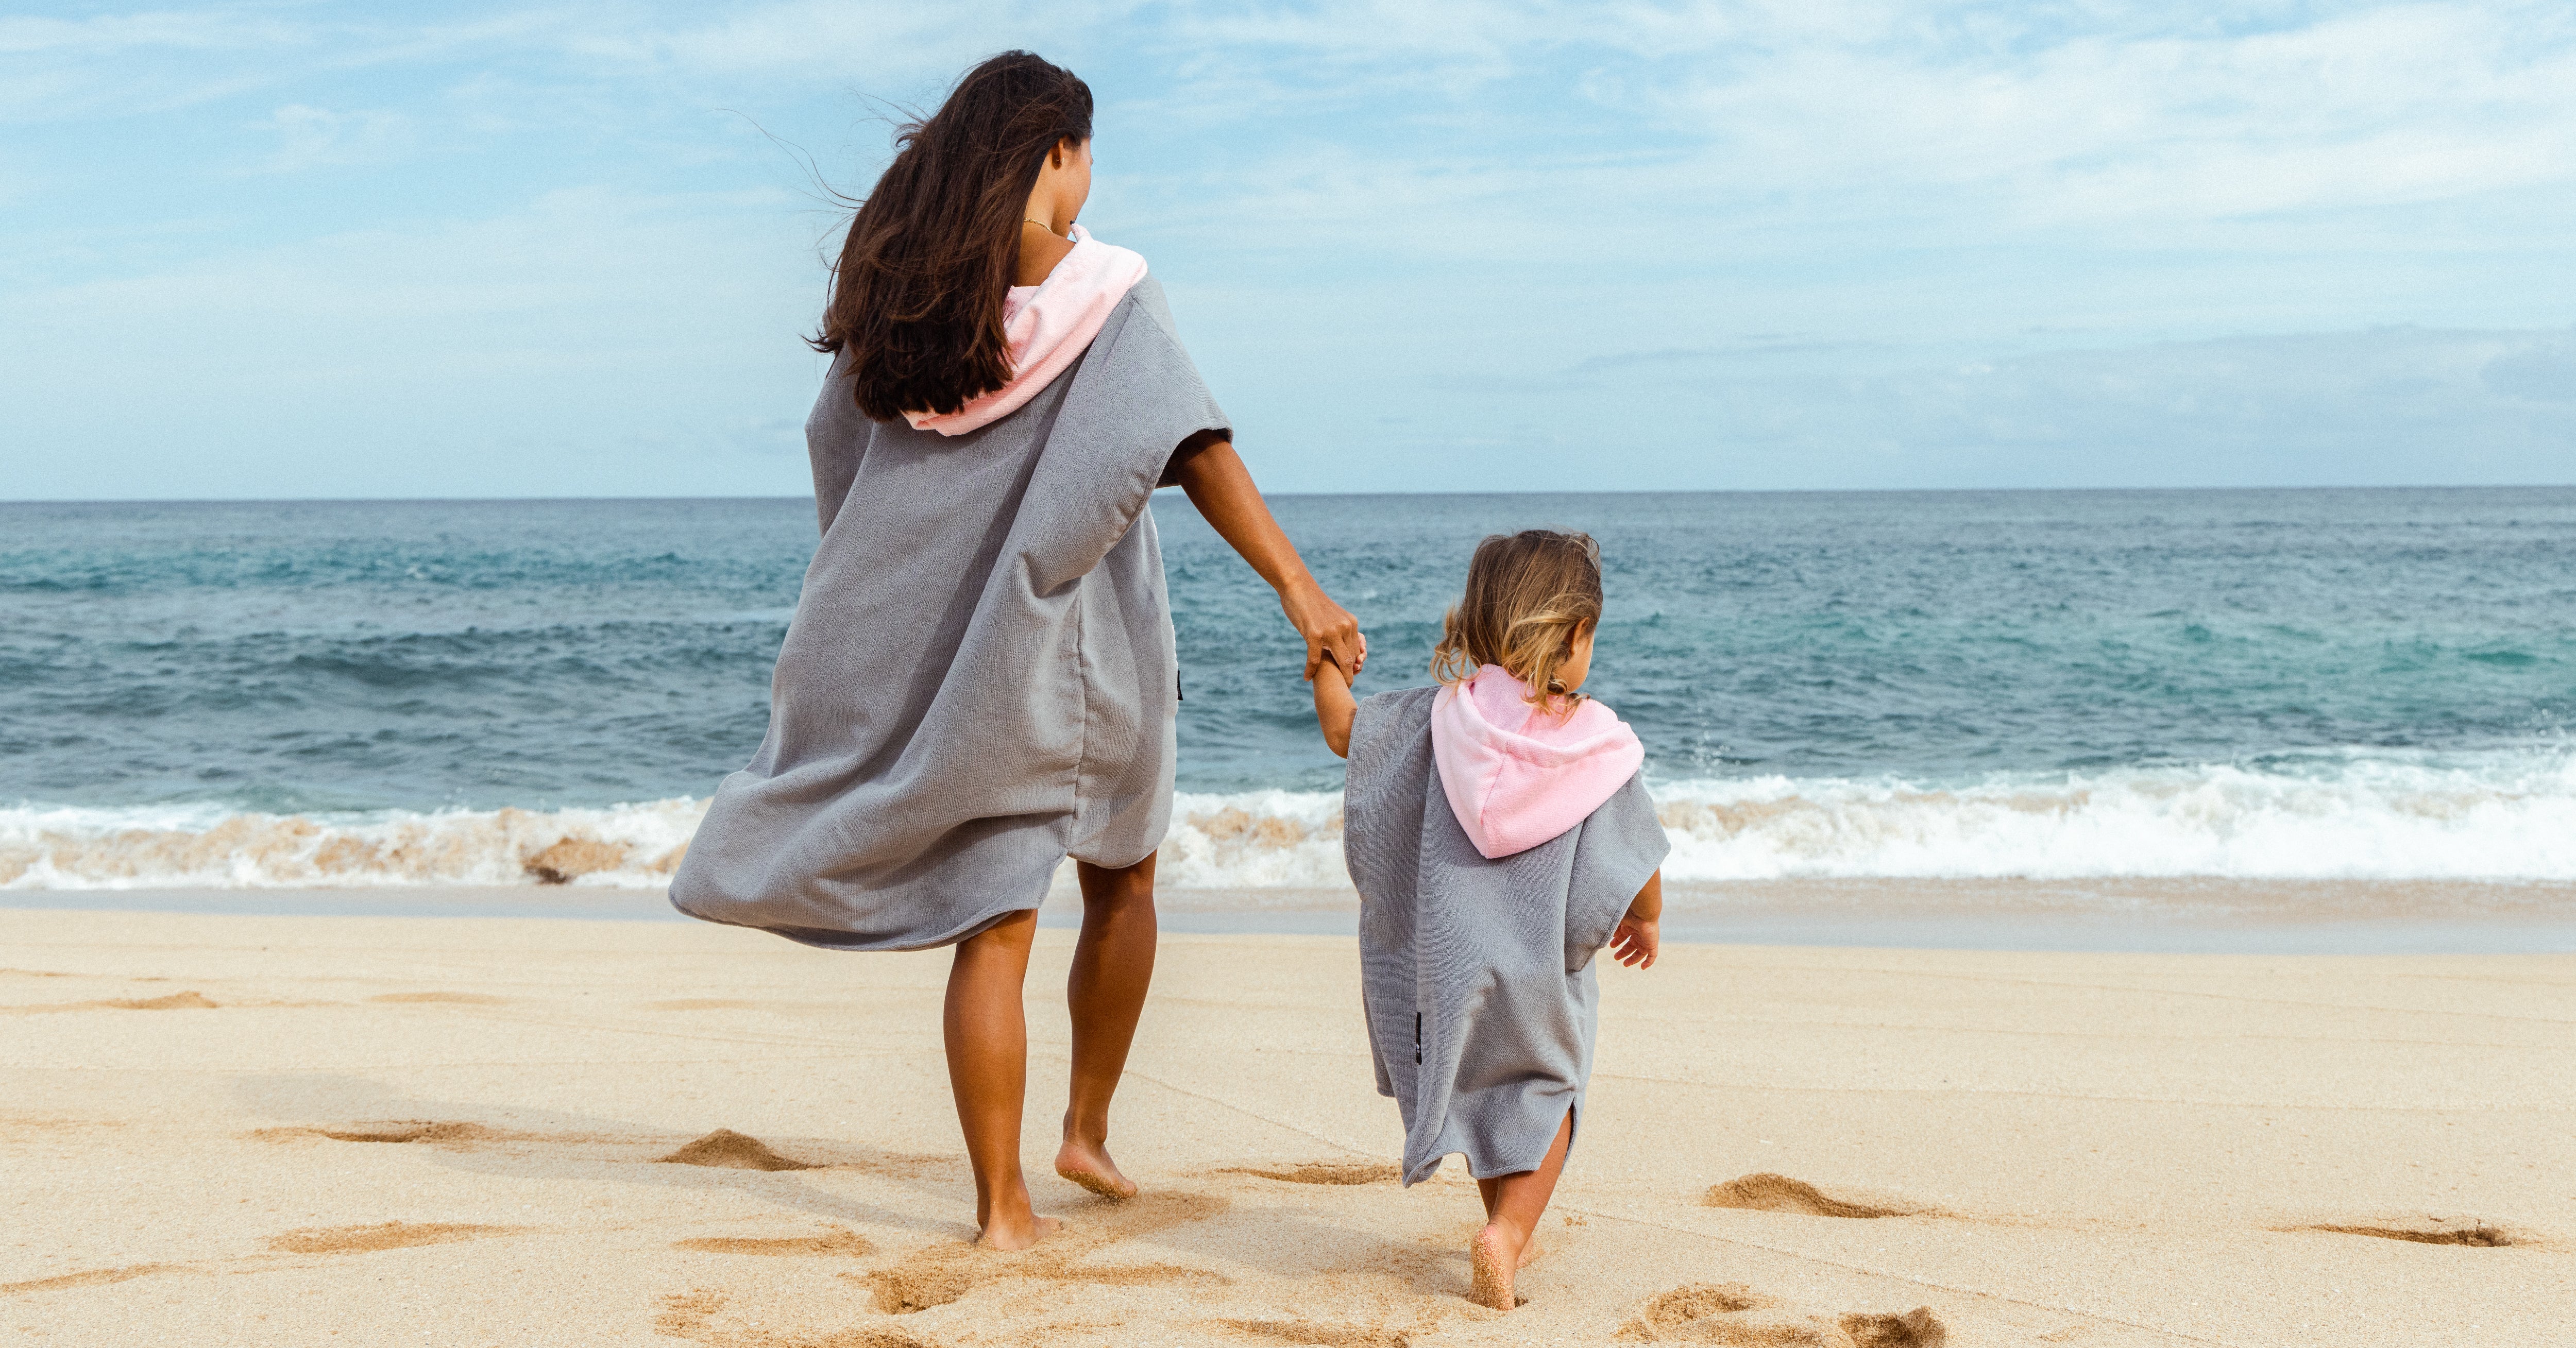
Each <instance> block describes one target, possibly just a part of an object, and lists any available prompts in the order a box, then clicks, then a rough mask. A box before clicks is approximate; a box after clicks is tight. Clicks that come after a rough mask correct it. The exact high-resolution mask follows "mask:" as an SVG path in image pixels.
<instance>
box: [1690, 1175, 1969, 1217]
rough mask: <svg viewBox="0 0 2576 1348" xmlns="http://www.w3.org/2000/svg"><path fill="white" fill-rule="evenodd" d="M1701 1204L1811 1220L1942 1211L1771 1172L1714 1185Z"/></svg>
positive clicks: (1907, 1215) (1923, 1213)
mask: <svg viewBox="0 0 2576 1348" xmlns="http://www.w3.org/2000/svg"><path fill="white" fill-rule="evenodd" d="M1699 1201H1700V1203H1701V1204H1702V1205H1704V1206H1707V1207H1712V1208H1738V1209H1742V1210H1744V1211H1748V1212H1794V1213H1800V1214H1803V1215H1805V1216H1809V1217H1937V1216H1941V1215H1942V1213H1941V1210H1940V1209H1938V1208H1930V1207H1924V1206H1921V1205H1919V1204H1913V1203H1902V1202H1891V1201H1888V1200H1884V1199H1878V1198H1870V1197H1864V1196H1862V1195H1859V1194H1842V1195H1835V1194H1829V1193H1826V1192H1825V1191H1824V1190H1822V1189H1819V1188H1817V1187H1816V1186H1814V1185H1812V1184H1809V1183H1807V1182H1806V1181H1805V1180H1794V1179H1791V1178H1789V1177H1788V1176H1786V1175H1774V1174H1771V1173H1769V1172H1768V1171H1765V1172H1762V1173H1759V1174H1752V1175H1745V1176H1742V1177H1740V1178H1737V1179H1731V1180H1728V1181H1727V1182H1726V1183H1724V1184H1712V1185H1710V1186H1709V1188H1708V1193H1707V1194H1705V1195H1703V1196H1702V1197H1701V1198H1700V1200H1699Z"/></svg>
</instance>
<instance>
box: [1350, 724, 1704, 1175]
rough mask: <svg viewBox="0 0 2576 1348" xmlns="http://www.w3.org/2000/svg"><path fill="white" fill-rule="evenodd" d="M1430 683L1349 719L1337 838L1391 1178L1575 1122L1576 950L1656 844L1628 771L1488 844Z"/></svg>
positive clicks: (1501, 1153)
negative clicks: (1394, 1166)
mask: <svg viewBox="0 0 2576 1348" xmlns="http://www.w3.org/2000/svg"><path fill="white" fill-rule="evenodd" d="M1439 692H1440V690H1439V689H1436V688H1406V689H1400V690H1398V691H1396V692H1391V693H1379V694H1377V695H1375V696H1373V697H1370V698H1368V699H1367V700H1366V701H1363V702H1361V703H1360V704H1359V713H1358V716H1357V717H1356V718H1355V720H1354V721H1353V722H1352V725H1351V743H1350V749H1351V757H1350V775H1349V784H1348V785H1347V786H1346V787H1345V788H1344V794H1343V805H1342V811H1343V820H1342V853H1343V856H1344V859H1345V860H1346V861H1347V862H1348V863H1349V865H1350V870H1351V879H1352V881H1353V882H1354V883H1356V884H1357V885H1358V886H1359V891H1360V988H1361V999H1362V1001H1363V1002H1365V1003H1366V1006H1367V1010H1368V1026H1369V1048H1370V1050H1371V1053H1372V1055H1373V1056H1374V1057H1375V1058H1376V1059H1377V1089H1378V1093H1379V1094H1381V1095H1392V1096H1394V1097H1395V1100H1396V1104H1397V1106H1398V1107H1399V1108H1400V1109H1402V1111H1403V1114H1404V1182H1405V1183H1406V1184H1407V1185H1412V1184H1416V1183H1419V1182H1420V1181H1422V1180H1426V1179H1429V1178H1430V1177H1431V1176H1432V1175H1433V1174H1434V1173H1435V1172H1437V1171H1438V1170H1439V1169H1440V1162H1441V1160H1442V1159H1443V1158H1445V1157H1447V1156H1448V1155H1449V1154H1450V1153H1452V1152H1463V1153H1465V1154H1466V1157H1467V1170H1468V1173H1469V1174H1472V1175H1474V1176H1475V1177H1477V1178H1478V1179H1491V1178H1494V1177H1496V1176H1499V1175H1511V1174H1518V1173H1520V1172H1522V1171H1525V1170H1535V1169H1537V1168H1538V1166H1539V1163H1540V1162H1542V1161H1544V1160H1546V1159H1547V1152H1548V1148H1549V1147H1551V1146H1553V1145H1555V1142H1556V1130H1557V1127H1558V1126H1559V1125H1560V1124H1562V1123H1563V1122H1564V1121H1565V1118H1566V1115H1567V1113H1568V1111H1573V1112H1574V1114H1575V1116H1576V1121H1577V1126H1578V1127H1579V1126H1580V1122H1581V1108H1580V1107H1581V1105H1582V1101H1583V1090H1584V1085H1585V1083H1586V1082H1588V1081H1589V1080H1590V1079H1591V1076H1592V1045H1593V1038H1594V1033H1595V1030H1596V1028H1597V1026H1598V1023H1599V1016H1598V1004H1599V996H1600V993H1599V986H1598V984H1597V983H1596V982H1595V981H1594V977H1593V970H1592V957H1593V955H1594V954H1595V952H1597V951H1599V950H1600V949H1601V947H1602V946H1604V945H1606V944H1608V943H1609V940H1610V937H1611V934H1612V933H1613V932H1614V931H1615V930H1616V929H1617V928H1618V925H1619V919H1620V918H1621V917H1623V916H1625V915H1626V914H1627V911H1628V905H1629V903H1630V902H1631V901H1633V900H1634V899H1635V898H1636V897H1637V891H1638V890H1640V889H1643V888H1645V885H1646V881H1647V880H1648V879H1650V878H1651V877H1653V875H1654V874H1655V871H1656V870H1657V868H1659V867H1661V866H1662V865H1663V861H1664V856H1665V854H1666V853H1667V852H1668V851H1670V850H1671V844H1670V843H1669V842H1668V841H1667V840H1666V839H1665V837H1664V830H1663V825H1662V824H1661V823H1660V822H1659V821H1658V820H1657V819H1656V817H1655V803H1654V800H1653V798H1652V797H1650V796H1648V795H1647V794H1646V786H1645V781H1644V779H1643V778H1642V777H1639V776H1631V777H1629V778H1628V779H1627V783H1626V784H1625V785H1624V786H1621V787H1619V788H1618V789H1617V790H1616V791H1615V792H1614V793H1613V794H1612V795H1611V796H1610V798H1609V799H1608V800H1607V801H1605V802H1603V803H1602V804H1601V805H1600V806H1599V807H1598V808H1596V809H1594V810H1593V811H1592V813H1591V815H1590V816H1589V817H1588V818H1586V819H1585V820H1584V821H1583V822H1581V823H1579V824H1577V825H1575V826H1574V827H1573V828H1571V829H1568V830H1567V831H1566V832H1564V833H1562V834H1559V835H1558V836H1556V837H1555V838H1553V839H1551V840H1549V841H1547V842H1544V843H1541V844H1539V845H1538V846H1535V847H1532V848H1529V849H1527V850H1525V851H1520V852H1515V853H1513V854H1511V855H1509V856H1505V857H1501V858H1499V859H1495V860H1488V859H1486V858H1485V857H1484V856H1483V855H1482V854H1481V853H1480V852H1478V850H1477V848H1476V846H1475V844H1474V843H1472V842H1471V841H1469V839H1468V836H1467V832H1466V830H1465V829H1464V828H1463V827H1461V826H1460V824H1459V822H1458V817H1457V815H1456V814H1455V813H1454V812H1453V810H1452V808H1451V806H1450V802H1449V797H1448V795H1447V794H1446V792H1445V791H1444V789H1443V787H1442V784H1441V780H1440V769H1439V765H1438V764H1437V763H1436V762H1434V761H1433V756H1432V729H1431V719H1432V702H1433V699H1434V698H1435V697H1436V696H1437V695H1438V694H1439Z"/></svg>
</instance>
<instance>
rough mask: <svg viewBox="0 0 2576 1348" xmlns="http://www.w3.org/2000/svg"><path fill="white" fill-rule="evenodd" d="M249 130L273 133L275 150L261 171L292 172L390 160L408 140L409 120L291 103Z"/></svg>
mask: <svg viewBox="0 0 2576 1348" xmlns="http://www.w3.org/2000/svg"><path fill="white" fill-rule="evenodd" d="M252 126H253V127H254V128H255V129H257V130H261V131H270V132H274V133H276V135H277V150H276V152H275V153H273V154H271V155H270V156H268V158H267V159H266V160H264V161H263V162H262V164H261V168H262V169H263V171H266V172H270V173H294V172H298V171H300V170H303V169H307V168H312V167H315V166H317V165H323V164H364V163H371V162H374V161H377V160H381V159H386V158H390V157H392V156H393V155H395V154H397V153H399V152H400V151H401V150H402V149H403V148H404V147H405V145H406V143H407V142H408V141H409V139H410V130H411V119H410V118H408V117H406V116H404V115H403V114H401V113H398V112H386V111H381V110H366V109H361V110H358V111H354V112H335V111H333V110H332V109H329V108H317V107H312V106H309V105H307V104H303V103H289V104H287V105H286V106H284V107H282V108H279V109H278V110H277V111H275V112H272V113H270V114H269V115H268V116H267V117H265V118H263V119H261V120H260V121H258V122H254V123H252Z"/></svg>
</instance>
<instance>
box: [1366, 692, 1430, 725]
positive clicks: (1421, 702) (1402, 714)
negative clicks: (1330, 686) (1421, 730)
mask: <svg viewBox="0 0 2576 1348" xmlns="http://www.w3.org/2000/svg"><path fill="white" fill-rule="evenodd" d="M1439 695H1440V689H1439V688H1438V687H1437V686H1436V685H1435V686H1433V687H1429V688H1390V689H1388V690H1386V691H1385V692H1383V693H1371V694H1369V695H1368V696H1367V697H1364V698H1361V699H1360V703H1359V715H1360V716H1361V717H1363V718H1366V719H1369V720H1373V721H1380V722H1384V723H1389V724H1409V723H1412V722H1415V721H1419V722H1421V723H1423V724H1424V725H1428V724H1430V723H1431V700H1432V699H1433V698H1436V697H1438V696H1439Z"/></svg>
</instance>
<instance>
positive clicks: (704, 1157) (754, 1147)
mask: <svg viewBox="0 0 2576 1348" xmlns="http://www.w3.org/2000/svg"><path fill="white" fill-rule="evenodd" d="M654 1161H655V1164H657V1165H703V1166H713V1167H715V1168H716V1169H718V1170H820V1169H822V1168H823V1167H821V1166H818V1165H811V1164H808V1163H807V1162H804V1161H792V1160H789V1159H788V1158H786V1157H784V1156H781V1155H779V1154H778V1153H777V1152H775V1151H772V1150H770V1147H769V1144H768V1143H766V1142H763V1141H761V1140H760V1139H759V1138H756V1137H751V1136H749V1135H747V1134H743V1133H737V1132H735V1131H734V1130H732V1129H731V1128H718V1129H717V1130H715V1131H714V1132H712V1133H709V1134H707V1135H706V1136H705V1137H702V1138H699V1139H698V1140H697V1141H695V1142H692V1143H690V1144H689V1145H687V1146H685V1147H682V1148H680V1149H679V1150H678V1151H675V1152H672V1153H671V1154H670V1155H668V1156H660V1157H656V1158H654Z"/></svg>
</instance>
